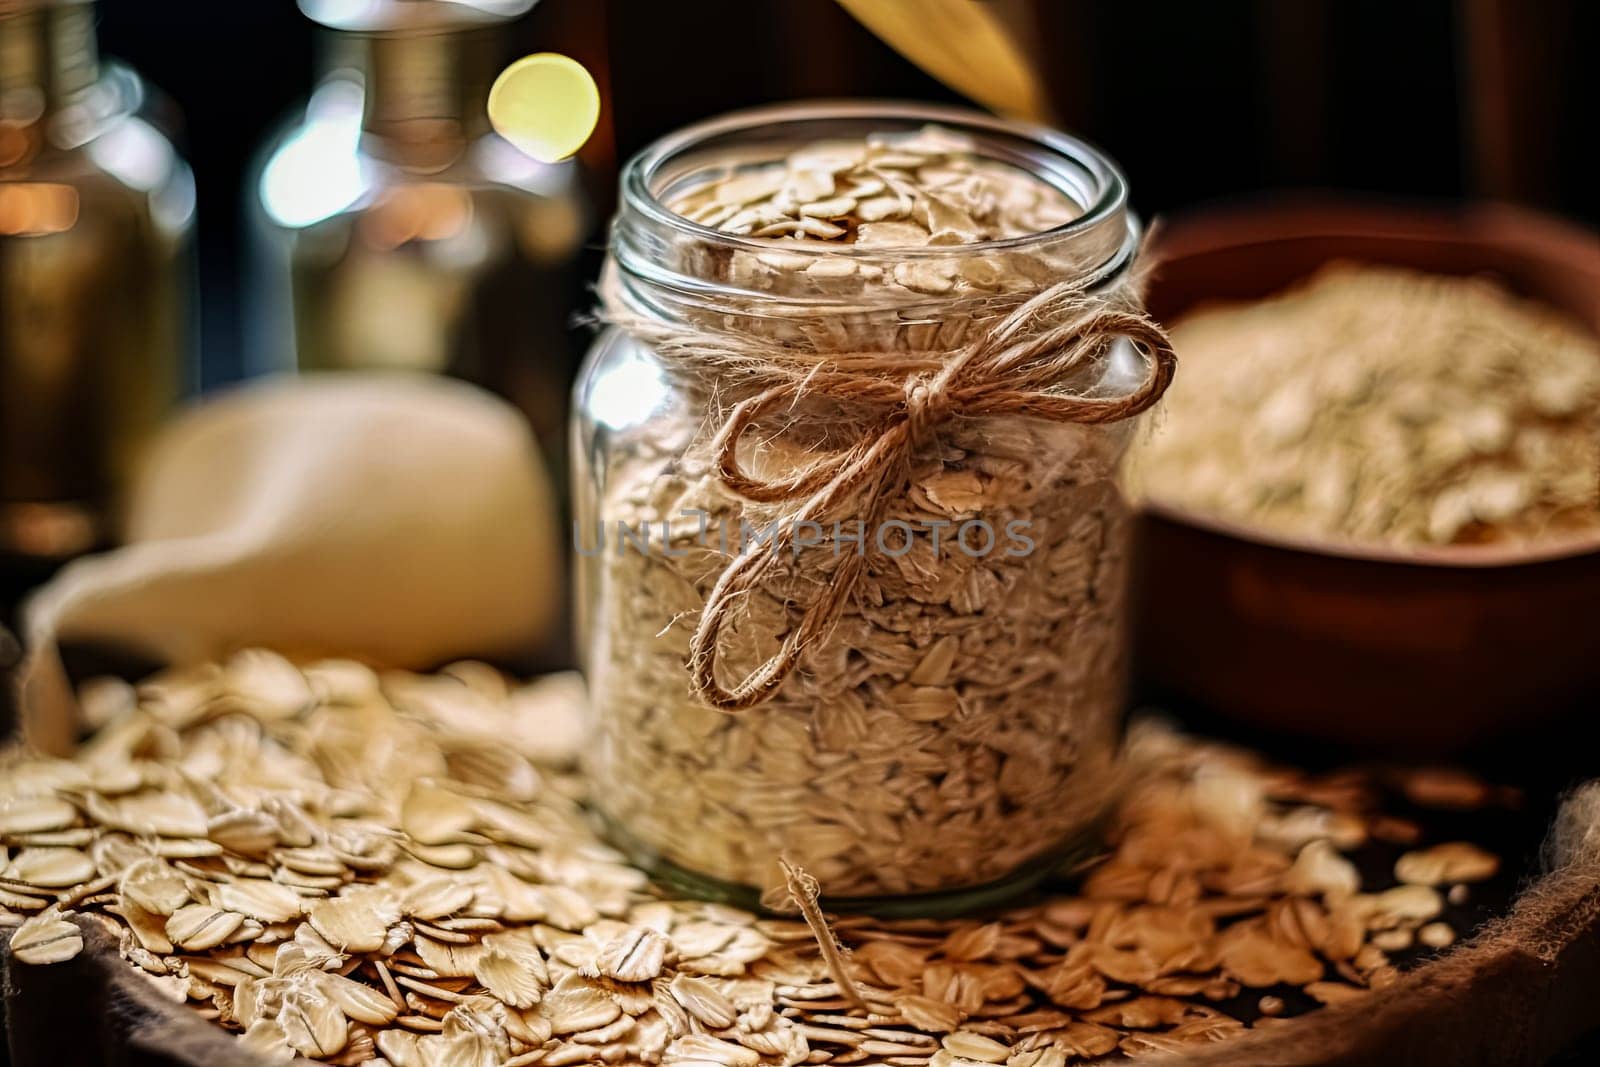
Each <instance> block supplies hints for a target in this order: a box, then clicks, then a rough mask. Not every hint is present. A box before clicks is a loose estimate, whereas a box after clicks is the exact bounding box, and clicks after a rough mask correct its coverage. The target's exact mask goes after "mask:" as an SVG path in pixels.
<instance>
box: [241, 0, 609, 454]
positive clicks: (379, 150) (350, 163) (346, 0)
mask: <svg viewBox="0 0 1600 1067" xmlns="http://www.w3.org/2000/svg"><path fill="white" fill-rule="evenodd" d="M533 4H534V0H300V8H301V10H302V11H303V12H304V13H305V14H306V15H307V16H308V17H310V18H311V19H313V20H314V21H316V22H318V23H320V24H321V25H323V26H325V27H327V28H328V29H329V30H330V31H331V33H330V34H329V35H328V38H329V39H328V40H327V41H326V42H325V46H324V64H323V66H324V72H325V73H324V75H323V78H322V80H321V83H320V84H319V85H318V87H317V88H316V90H315V92H314V93H313V95H312V98H311V100H310V102H309V103H308V105H307V107H306V110H305V113H304V115H303V116H301V117H299V118H298V119H297V120H296V121H295V122H294V123H293V124H292V125H291V127H290V128H289V129H288V130H286V131H285V132H284V133H283V134H281V135H280V136H279V137H277V138H275V139H274V141H273V142H272V143H271V144H270V145H269V147H268V150H267V152H266V154H265V156H264V159H263V161H262V165H261V167H260V173H259V178H258V180H257V181H256V183H255V188H254V196H253V199H254V201H255V203H254V210H253V214H254V216H255V240H254V242H253V243H254V245H255V248H254V253H253V256H254V264H253V266H252V272H251V276H252V284H251V285H250V294H249V296H250V300H251V303H252V305H253V307H252V309H251V313H250V316H249V320H248V322H249V326H248V330H249V335H250V346H249V347H250V350H249V359H248V362H249V364H250V368H249V369H250V370H251V371H253V372H262V371H267V370H273V369H280V368H284V367H287V366H298V367H299V368H300V369H302V370H350V369H373V370H383V369H388V370H426V371H434V372H439V373H444V374H449V375H452V376H455V377H458V378H462V379H465V380H468V381H471V382H475V383H477V384H479V385H482V386H485V387H486V388H489V389H491V390H493V391H495V392H497V393H499V394H500V395H502V396H504V397H506V398H508V399H510V400H511V401H512V402H513V403H515V404H516V405H517V406H518V407H519V408H521V409H522V411H523V412H524V413H525V414H526V415H527V416H528V418H529V420H530V421H531V422H532V423H533V426H534V429H535V432H536V433H537V435H538V438H539V443H540V445H541V446H542V448H543V449H544V454H545V457H546V459H547V461H548V462H549V463H550V466H551V473H552V477H553V478H557V479H559V478H561V476H562V474H563V472H564V471H565V466H566V465H565V462H564V454H565V434H566V429H565V419H566V404H567V396H568V392H569V390H570V383H571V380H572V377H573V375H574V373H575V369H576V363H577V360H578V358H579V357H580V354H581V353H580V349H581V347H582V344H581V339H580V338H576V337H574V331H573V330H572V328H571V319H572V314H573V312H574V310H575V309H576V308H577V307H578V305H579V303H580V301H581V300H582V297H583V275H582V267H581V264H580V262H579V257H580V254H581V252H582V248H583V242H584V239H585V237H586V235H587V232H588V227H589V224H590V212H589V210H588V207H587V204H586V201H585V198H584V195H583V192H582V186H581V184H580V180H579V174H578V170H577V164H576V163H575V162H573V161H571V160H567V161H564V162H561V163H555V164H550V163H541V162H538V161H535V160H533V159H531V158H529V157H528V156H526V155H524V154H523V153H522V152H520V151H518V150H517V149H516V148H514V147H512V146H511V145H510V144H509V143H508V142H506V141H505V140H503V139H502V138H501V137H499V136H498V135H496V134H495V133H494V132H493V131H492V130H491V129H490V126H489V120H488V111H487V99H488V94H489V89H490V87H491V85H492V84H493V82H494V79H495V77H496V75H497V74H498V73H499V71H500V69H501V66H502V64H503V62H504V61H505V59H506V52H507V51H508V48H509V41H508V36H509V35H508V33H507V30H508V29H509V24H510V23H511V22H512V21H513V20H515V19H516V18H518V17H519V16H521V15H522V14H524V13H526V12H527V11H528V10H529V9H530V8H532V7H533Z"/></svg>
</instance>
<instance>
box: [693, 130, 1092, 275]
mask: <svg viewBox="0 0 1600 1067" xmlns="http://www.w3.org/2000/svg"><path fill="white" fill-rule="evenodd" d="M668 206H669V207H671V209H672V210H673V211H675V212H676V213H678V214H679V215H682V216H683V217H684V218H686V219H688V220H689V221H691V222H697V223H699V224H700V225H702V226H709V227H711V228H713V229H716V230H720V231H721V232H723V233H731V234H737V235H740V236H750V237H772V238H781V237H787V238H795V239H809V240H814V241H831V242H837V243H840V244H854V245H872V246H879V247H890V248H897V249H903V248H917V247H921V246H924V245H965V244H974V243H976V242H979V241H994V240H1001V239H1004V238H1008V237H1022V236H1025V235H1027V234H1034V233H1043V232H1044V231H1046V230H1051V229H1054V228H1055V227H1057V226H1061V225H1064V224H1065V223H1068V222H1071V221H1072V220H1073V219H1074V218H1076V217H1077V216H1078V215H1080V214H1082V209H1081V208H1080V207H1079V205H1078V204H1076V203H1074V202H1073V201H1072V200H1071V199H1070V198H1068V197H1067V196H1066V195H1065V194H1063V193H1062V192H1061V191H1060V190H1059V189H1057V188H1056V187H1055V186H1053V185H1051V184H1049V183H1047V182H1044V181H1041V180H1039V179H1038V178H1036V177H1034V176H1033V175H1031V174H1029V173H1027V172H1026V171H1023V170H1020V169H1019V168H1017V167H1013V166H1011V165H1009V164H1005V163H1001V162H998V161H995V160H990V159H983V158H980V157H978V156H976V155H975V154H974V149H973V145H972V142H971V141H970V139H968V138H966V137H963V136H961V135H960V134H957V133H954V132H952V131H949V130H944V129H940V128H938V127H932V126H930V127H926V128H924V129H922V130H920V131H918V132H916V133H913V134H882V135H874V136H869V137H867V138H865V139H863V140H859V141H852V140H839V141H822V142H818V143H815V144H811V145H807V146H805V147H804V148H800V149H798V150H796V151H794V152H791V153H790V154H789V155H788V157H787V158H785V159H784V160H783V161H782V162H779V163H769V164H765V165H762V166H756V167H745V168H740V169H739V170H737V171H736V172H734V173H732V174H729V175H727V176H725V177H722V178H721V179H719V180H717V181H714V182H710V183H706V184H704V185H702V186H701V187H699V188H696V189H694V190H692V191H690V192H688V193H685V194H683V195H681V196H678V197H677V198H676V199H674V200H673V201H672V202H671V203H670V204H669V205H668ZM816 269H818V270H819V272H821V273H828V272H830V271H832V272H838V271H842V270H844V269H845V267H844V266H840V265H838V264H837V263H836V264H834V265H831V266H829V267H826V268H824V267H818V268H816ZM904 277H906V278H914V277H915V272H911V271H907V272H904ZM988 280H989V279H988V277H987V276H985V275H978V274H976V272H974V275H973V276H972V277H968V276H967V275H965V274H963V275H961V276H960V277H959V279H958V278H956V277H951V278H947V279H945V280H944V281H943V282H941V283H940V284H939V285H937V286H936V287H933V288H931V289H929V291H932V292H941V293H942V292H949V291H950V290H952V289H954V288H956V287H957V285H958V284H960V283H961V282H966V283H968V284H979V285H980V286H981V285H982V283H984V282H987V281H988ZM910 287H912V288H915V286H910ZM984 287H986V286H984Z"/></svg>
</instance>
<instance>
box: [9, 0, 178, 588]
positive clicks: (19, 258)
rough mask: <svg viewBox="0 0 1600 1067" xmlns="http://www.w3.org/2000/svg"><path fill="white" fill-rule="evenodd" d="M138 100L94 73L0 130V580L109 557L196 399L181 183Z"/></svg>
mask: <svg viewBox="0 0 1600 1067" xmlns="http://www.w3.org/2000/svg"><path fill="white" fill-rule="evenodd" d="M89 10H90V9H88V8H84V9H81V11H80V10H79V9H63V11H61V12H57V14H62V15H64V14H72V15H78V14H84V15H85V17H87V12H88V11H89ZM22 18H23V17H19V18H17V19H15V20H12V21H13V22H20V21H22ZM15 28H16V27H15V26H8V27H6V29H7V32H10V31H12V30H14V29H15ZM144 99H145V89H144V86H143V83H142V82H141V80H140V79H139V77H138V76H137V75H136V74H134V73H133V72H132V71H130V70H128V69H127V68H125V67H121V66H119V65H114V64H108V65H106V66H105V67H104V68H101V67H98V66H96V67H95V68H94V78H93V80H92V82H91V83H90V84H88V85H86V86H85V87H83V88H82V89H80V90H78V91H77V92H75V93H74V94H73V95H72V96H71V97H70V98H69V99H67V100H65V101H55V100H53V99H52V100H51V101H50V106H48V107H46V108H45V109H44V110H43V112H42V114H41V116H40V118H39V119H38V121H37V122H36V123H35V124H34V125H33V126H31V127H28V128H22V127H16V126H14V127H11V128H10V129H8V130H6V132H7V133H8V134H11V135H14V136H15V137H16V139H17V141H18V142H19V143H20V144H22V145H25V146H26V147H25V148H24V147H19V146H18V145H11V146H10V147H13V148H17V154H16V158H14V159H11V160H9V161H7V162H6V163H4V164H3V165H0V561H3V564H4V569H6V570H9V569H10V568H11V567H12V566H15V567H16V568H17V569H18V571H19V572H22V573H37V572H38V569H39V568H47V567H49V566H53V565H55V564H58V563H59V562H61V561H62V560H64V559H67V558H69V557H72V556H75V555H78V554H80V553H82V552H86V551H89V550H91V549H94V548H96V547H102V546H104V545H106V544H109V543H111V542H113V541H114V540H115V536H116V527H117V511H118V509H119V504H120V501H121V498H122V496H123V495H124V493H125V492H126V490H127V489H128V486H129V483H130V480H131V479H132V477H133V476H134V474H135V471H136V468H137V464H138V462H139V461H140V459H141V458H142V456H143V454H144V449H145V446H146V445H147V444H148V443H149V441H150V439H151V437H152V436H153V435H154V433H155V431H156V429H157V427H158V426H159V424H160V423H161V421H162V420H163V419H164V418H166V416H167V415H168V414H169V413H170V412H171V410H172V408H173V407H174V406H175V405H176V404H177V402H178V401H179V399H180V398H181V397H182V396H183V395H184V394H185V393H187V392H190V391H192V389H193V388H194V385H195V379H196V377H197V375H196V370H197V368H196V364H195V360H194V334H195V330H194V325H195V314H196V312H195V308H196V302H195V298H194V285H195V272H194V257H193V235H194V220H195V188H194V179H193V176H192V173H191V172H190V170H189V167H188V165H187V164H186V163H185V162H184V161H183V159H182V158H181V157H180V156H179V155H178V153H177V151H176V150H175V149H174V147H173V145H172V143H171V142H170V141H169V140H168V138H167V137H166V135H165V134H164V133H163V132H162V131H161V130H160V129H158V128H157V126H156V125H155V124H154V123H152V122H151V121H149V120H147V119H146V118H145V117H144V116H143V115H142V114H141V109H142V104H143V101H144ZM19 130H20V131H21V132H19Z"/></svg>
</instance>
